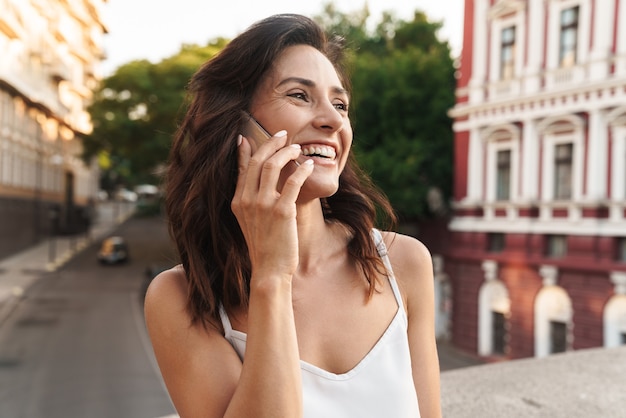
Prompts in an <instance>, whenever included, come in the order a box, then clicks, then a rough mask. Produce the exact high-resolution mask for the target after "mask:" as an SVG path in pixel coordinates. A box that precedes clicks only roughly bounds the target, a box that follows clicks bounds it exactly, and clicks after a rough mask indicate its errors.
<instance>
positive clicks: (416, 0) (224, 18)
mask: <svg viewBox="0 0 626 418" xmlns="http://www.w3.org/2000/svg"><path fill="white" fill-rule="evenodd" d="M326 3H328V0H221V1H215V0H175V1H174V0H108V2H107V3H105V5H104V8H103V11H102V12H103V20H104V24H105V26H106V27H107V30H108V32H109V33H108V34H106V35H105V40H104V48H105V52H106V56H107V58H106V59H105V61H104V62H103V63H102V65H101V66H100V71H101V72H102V75H103V76H108V75H110V74H112V73H113V72H114V71H115V69H116V68H117V67H119V66H120V65H122V64H125V63H127V62H129V61H132V60H136V59H148V60H150V61H152V62H155V63H156V62H158V61H160V60H161V59H163V58H166V57H169V56H171V55H174V54H176V53H177V52H178V51H179V50H180V47H181V45H182V44H198V45H206V44H207V43H208V42H209V41H210V40H212V39H215V38H217V37H224V38H233V37H235V36H236V35H237V34H239V33H241V32H242V31H244V30H245V29H246V28H247V27H248V26H250V25H251V24H252V23H254V22H256V21H257V20H259V19H262V18H264V17H267V16H269V15H273V14H276V13H299V14H303V15H307V16H311V17H313V16H314V15H316V14H320V13H321V12H322V10H323V6H324V5H325V4H326ZM365 3H366V0H334V1H333V4H334V5H335V7H336V8H337V9H338V10H340V11H341V12H344V13H350V12H353V11H358V10H361V9H362V8H363V6H364V5H365ZM463 3H464V0H367V4H368V6H369V10H370V20H369V21H368V24H371V25H375V24H376V23H378V22H379V21H380V17H381V16H382V12H383V11H391V12H393V13H394V14H395V15H396V16H397V17H399V18H402V19H410V18H412V15H413V11H415V10H416V9H419V10H422V11H424V12H425V13H426V15H427V16H428V18H429V19H430V20H432V21H442V22H443V25H444V26H443V27H442V29H441V30H440V31H439V36H440V38H441V39H443V40H447V41H448V42H449V43H450V45H451V47H452V51H453V54H454V55H458V53H460V50H461V43H462V32H463Z"/></svg>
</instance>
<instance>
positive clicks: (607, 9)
mask: <svg viewBox="0 0 626 418" xmlns="http://www.w3.org/2000/svg"><path fill="white" fill-rule="evenodd" d="M614 2H615V0H602V1H596V2H594V6H593V7H594V8H595V10H594V13H593V16H594V18H593V47H592V50H591V55H590V59H591V66H590V72H589V75H590V78H591V80H604V79H605V78H606V76H607V74H608V73H609V67H610V64H611V63H610V62H609V58H610V56H611V45H612V43H613V22H614V18H613V13H614V11H615V3H614Z"/></svg>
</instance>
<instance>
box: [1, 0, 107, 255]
mask: <svg viewBox="0 0 626 418" xmlns="http://www.w3.org/2000/svg"><path fill="white" fill-rule="evenodd" d="M105 3H106V0H57V1H54V0H52V1H51V0H0V10H1V13H0V256H3V255H7V254H10V253H12V252H15V251H17V250H20V249H21V248H24V247H26V246H28V245H32V244H33V243H36V242H37V241H38V240H40V239H41V238H42V237H45V236H48V235H50V234H54V233H75V232H79V231H81V230H83V229H84V228H85V227H86V224H87V223H88V211H87V209H88V205H89V203H90V201H91V200H92V199H93V198H94V197H95V196H96V193H97V188H98V172H97V167H96V166H95V165H94V166H87V165H85V164H84V163H83V162H82V160H81V157H80V156H81V152H82V145H81V144H82V142H81V140H82V137H83V136H84V135H86V134H89V133H90V132H91V123H90V119H89V114H88V113H87V112H86V107H87V105H88V104H89V102H90V100H91V98H92V90H93V89H94V88H95V87H96V85H97V81H98V78H99V76H98V72H97V66H98V64H99V63H100V62H101V60H102V59H103V57H104V52H103V49H102V43H103V39H104V34H105V33H106V29H105V27H104V25H103V23H102V20H101V8H102V7H103V6H104V4H105Z"/></svg>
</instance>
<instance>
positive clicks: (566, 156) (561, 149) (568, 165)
mask: <svg viewBox="0 0 626 418" xmlns="http://www.w3.org/2000/svg"><path fill="white" fill-rule="evenodd" d="M573 149H574V146H573V144H571V143H570V144H560V145H557V146H556V148H555V152H554V198H555V199H570V198H571V197H572V164H573Z"/></svg>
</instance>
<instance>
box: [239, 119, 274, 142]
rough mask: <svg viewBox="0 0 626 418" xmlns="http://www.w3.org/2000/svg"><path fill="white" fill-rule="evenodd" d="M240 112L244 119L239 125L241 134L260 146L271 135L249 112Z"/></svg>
mask: <svg viewBox="0 0 626 418" xmlns="http://www.w3.org/2000/svg"><path fill="white" fill-rule="evenodd" d="M242 114H243V117H244V119H243V124H242V126H241V134H242V135H243V136H245V137H246V138H248V139H252V140H254V141H255V142H256V144H257V146H261V145H262V144H264V143H265V142H266V141H267V140H268V139H270V138H271V137H272V135H270V134H269V133H268V132H267V131H266V130H265V128H263V127H262V126H261V124H260V123H259V122H257V121H256V119H254V118H253V117H252V115H251V114H249V113H248V112H242Z"/></svg>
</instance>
